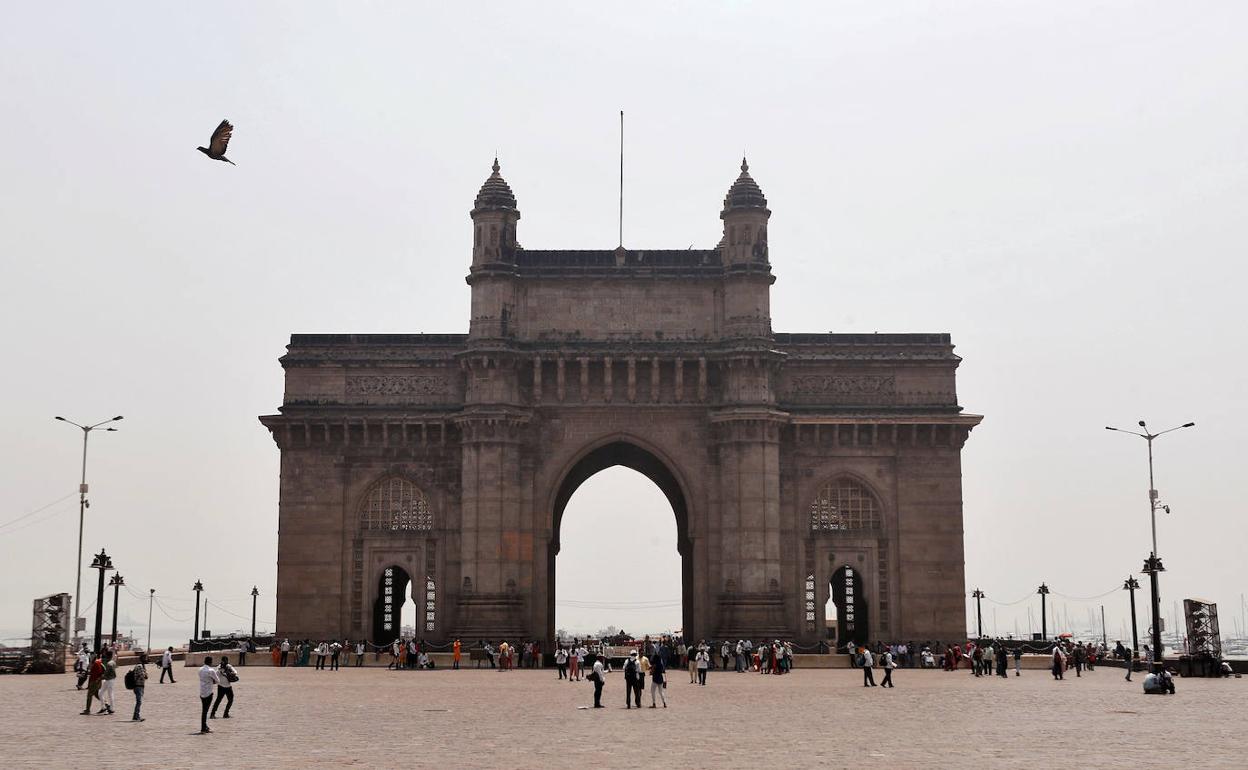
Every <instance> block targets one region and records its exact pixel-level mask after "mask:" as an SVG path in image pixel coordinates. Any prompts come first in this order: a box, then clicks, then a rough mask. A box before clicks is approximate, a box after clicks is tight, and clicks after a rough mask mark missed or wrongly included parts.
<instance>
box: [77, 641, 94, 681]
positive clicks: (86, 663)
mask: <svg viewBox="0 0 1248 770" xmlns="http://www.w3.org/2000/svg"><path fill="white" fill-rule="evenodd" d="M90 668H91V653H89V652H87V645H85V644H84V645H82V649H81V650H79V651H78V657H77V659H76V660H75V662H74V671H76V672H78V689H79V690H81V689H82V685H83V684H84V683H86V681H87V673H88V669H90Z"/></svg>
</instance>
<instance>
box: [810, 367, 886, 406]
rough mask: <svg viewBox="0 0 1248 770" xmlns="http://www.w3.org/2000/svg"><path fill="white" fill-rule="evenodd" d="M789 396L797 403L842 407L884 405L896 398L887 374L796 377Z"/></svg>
mask: <svg viewBox="0 0 1248 770" xmlns="http://www.w3.org/2000/svg"><path fill="white" fill-rule="evenodd" d="M789 396H790V397H791V398H793V399H795V400H800V401H812V400H818V401H826V402H829V403H845V404H887V403H892V402H893V401H894V400H896V397H897V381H896V377H894V376H893V375H891V374H797V375H794V376H793V377H792V378H791V379H790V380H789Z"/></svg>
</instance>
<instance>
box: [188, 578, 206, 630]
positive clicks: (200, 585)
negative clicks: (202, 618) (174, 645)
mask: <svg viewBox="0 0 1248 770" xmlns="http://www.w3.org/2000/svg"><path fill="white" fill-rule="evenodd" d="M192 588H193V589H194V591H195V635H194V636H192V637H191V641H195V642H198V641H199V595H200V594H201V593H203V592H204V584H203V583H201V582H200V581H198V580H196V581H195V585H194V586H192Z"/></svg>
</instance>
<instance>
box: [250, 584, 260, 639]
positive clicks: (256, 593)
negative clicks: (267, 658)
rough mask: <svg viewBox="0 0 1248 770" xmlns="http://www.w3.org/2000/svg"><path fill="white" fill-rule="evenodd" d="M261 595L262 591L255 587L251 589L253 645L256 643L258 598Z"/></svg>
mask: <svg viewBox="0 0 1248 770" xmlns="http://www.w3.org/2000/svg"><path fill="white" fill-rule="evenodd" d="M259 595H260V589H259V588H256V587H255V586H252V587H251V643H252V644H255V643H256V597H257V596H259Z"/></svg>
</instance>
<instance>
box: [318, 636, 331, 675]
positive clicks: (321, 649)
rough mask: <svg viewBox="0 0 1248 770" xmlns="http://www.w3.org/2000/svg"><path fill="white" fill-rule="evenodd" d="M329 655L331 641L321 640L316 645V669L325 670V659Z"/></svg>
mask: <svg viewBox="0 0 1248 770" xmlns="http://www.w3.org/2000/svg"><path fill="white" fill-rule="evenodd" d="M327 657H329V643H328V642H321V643H320V644H318V645H317V646H316V670H317V671H324V670H325V659H326V658H327Z"/></svg>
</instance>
